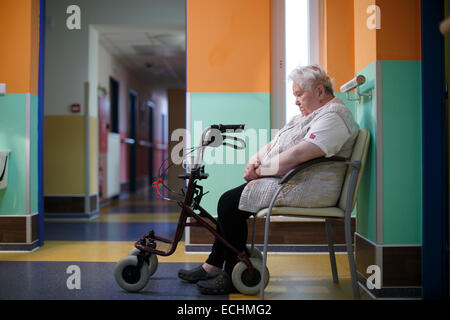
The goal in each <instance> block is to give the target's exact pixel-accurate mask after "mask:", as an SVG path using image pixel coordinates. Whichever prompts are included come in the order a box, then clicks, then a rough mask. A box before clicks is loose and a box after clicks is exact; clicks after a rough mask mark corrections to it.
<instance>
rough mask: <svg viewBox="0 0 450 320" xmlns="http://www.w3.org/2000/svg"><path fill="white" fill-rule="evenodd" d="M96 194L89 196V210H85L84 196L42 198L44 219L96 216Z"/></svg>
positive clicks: (50, 196)
mask: <svg viewBox="0 0 450 320" xmlns="http://www.w3.org/2000/svg"><path fill="white" fill-rule="evenodd" d="M97 203H98V194H92V195H90V196H89V210H87V208H86V202H85V196H84V195H71V196H67V195H61V196H58V195H48V196H44V212H45V218H49V217H51V218H58V217H68V218H73V217H85V218H89V217H91V216H93V215H95V214H98V210H99V208H98V204H97Z"/></svg>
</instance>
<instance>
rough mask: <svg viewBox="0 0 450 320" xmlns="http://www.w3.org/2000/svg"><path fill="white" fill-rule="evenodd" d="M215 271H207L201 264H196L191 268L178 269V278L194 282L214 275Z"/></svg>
mask: <svg viewBox="0 0 450 320" xmlns="http://www.w3.org/2000/svg"><path fill="white" fill-rule="evenodd" d="M216 275H217V273H208V272H206V271H205V269H203V267H202V266H198V267H197V268H195V269H192V270H185V269H181V270H179V271H178V278H180V279H182V280H185V281H187V282H191V283H196V282H198V281H200V280H207V279H210V278H211V277H215V276H216Z"/></svg>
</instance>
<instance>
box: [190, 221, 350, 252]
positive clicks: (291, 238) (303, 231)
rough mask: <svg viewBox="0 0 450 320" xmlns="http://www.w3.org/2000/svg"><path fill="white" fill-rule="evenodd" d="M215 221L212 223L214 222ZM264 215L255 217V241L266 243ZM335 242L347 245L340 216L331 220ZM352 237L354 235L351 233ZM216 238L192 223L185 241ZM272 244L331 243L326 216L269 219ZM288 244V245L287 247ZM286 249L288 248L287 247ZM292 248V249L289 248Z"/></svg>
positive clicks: (203, 241) (317, 247)
mask: <svg viewBox="0 0 450 320" xmlns="http://www.w3.org/2000/svg"><path fill="white" fill-rule="evenodd" d="M247 224H248V230H249V231H248V240H247V242H248V243H250V242H251V235H252V230H253V218H250V219H248V220H247ZM211 225H212V223H211ZM351 225H352V234H353V232H354V231H355V218H352V221H351ZM264 228H265V219H264V218H258V219H257V220H256V232H255V244H259V245H262V244H264ZM332 232H333V242H334V244H335V245H338V246H339V245H345V235H344V222H343V221H340V220H335V221H332ZM352 239H353V237H352ZM213 242H214V237H213V235H212V234H211V233H210V232H208V231H206V230H205V229H203V228H200V227H190V230H189V233H188V234H187V241H186V245H187V246H190V245H211V244H212V243H213ZM269 244H270V245H272V246H273V245H277V246H297V247H298V248H303V249H298V250H300V251H302V250H303V251H305V250H309V249H305V248H308V247H310V248H315V249H314V250H316V251H320V250H323V249H322V248H323V247H326V246H327V245H328V240H327V236H326V230H325V220H318V219H303V220H301V221H287V220H284V221H283V220H282V219H278V220H277V219H275V218H274V219H273V220H272V221H271V223H270V232H269ZM286 248H287V247H286ZM285 250H287V249H285ZM289 250H290V249H289Z"/></svg>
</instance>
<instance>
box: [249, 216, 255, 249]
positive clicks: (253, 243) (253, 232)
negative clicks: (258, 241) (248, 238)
mask: <svg viewBox="0 0 450 320" xmlns="http://www.w3.org/2000/svg"><path fill="white" fill-rule="evenodd" d="M255 230H256V214H255V215H254V216H253V229H252V247H251V249H250V250H251V252H252V251H253V248H254V247H255Z"/></svg>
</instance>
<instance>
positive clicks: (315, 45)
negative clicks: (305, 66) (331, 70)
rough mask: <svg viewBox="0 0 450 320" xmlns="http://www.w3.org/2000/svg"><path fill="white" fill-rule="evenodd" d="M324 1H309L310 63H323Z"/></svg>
mask: <svg viewBox="0 0 450 320" xmlns="http://www.w3.org/2000/svg"><path fill="white" fill-rule="evenodd" d="M322 5H323V3H322V1H321V0H309V1H308V7H309V15H308V18H309V62H310V63H311V64H320V65H322V63H323V51H322V49H323V32H322V31H323V30H322V20H323V17H322Z"/></svg>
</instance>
